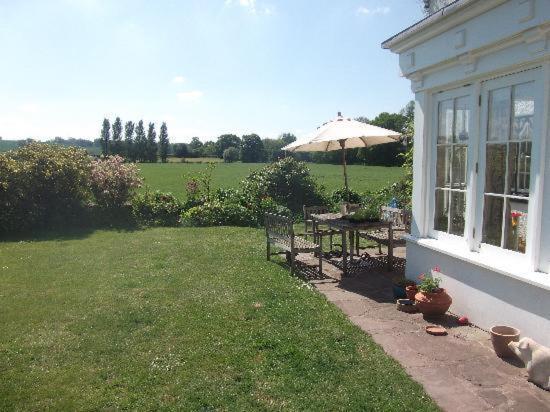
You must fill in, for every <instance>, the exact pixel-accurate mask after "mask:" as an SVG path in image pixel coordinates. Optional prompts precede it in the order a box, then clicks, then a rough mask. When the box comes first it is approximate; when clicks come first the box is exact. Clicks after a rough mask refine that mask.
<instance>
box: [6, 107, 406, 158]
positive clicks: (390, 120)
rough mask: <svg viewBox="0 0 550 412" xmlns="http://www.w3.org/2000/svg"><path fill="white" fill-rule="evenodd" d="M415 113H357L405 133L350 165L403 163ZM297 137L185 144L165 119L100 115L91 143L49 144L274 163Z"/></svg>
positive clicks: (231, 137)
mask: <svg viewBox="0 0 550 412" xmlns="http://www.w3.org/2000/svg"><path fill="white" fill-rule="evenodd" d="M413 117H414V102H412V101H411V102H409V103H408V104H407V105H406V106H405V107H404V108H403V109H402V110H401V111H400V112H399V113H387V112H383V113H380V114H379V115H378V116H376V117H375V118H374V119H372V120H371V119H368V118H366V117H357V118H356V120H358V121H361V122H365V123H370V124H373V125H375V126H380V127H383V128H386V129H391V130H395V131H397V132H400V133H402V134H403V139H402V140H401V141H400V142H396V143H389V144H384V145H378V146H373V147H370V148H361V149H350V150H348V151H347V161H348V163H349V164H368V165H380V166H396V165H401V164H402V162H403V160H402V159H403V157H402V156H400V154H401V153H404V152H405V151H406V150H407V148H408V145H409V144H410V138H411V137H412V136H409V135H408V134H407V126H408V125H410V124H412V122H413ZM295 140H296V137H295V136H294V135H293V134H292V133H283V134H281V135H280V136H279V137H277V138H275V139H270V138H264V139H262V138H260V136H258V135H257V134H255V133H252V134H247V135H244V136H241V137H239V136H237V135H235V134H222V135H221V136H219V137H218V138H217V139H216V140H208V141H206V142H202V141H201V140H200V139H199V138H198V137H193V138H192V139H191V141H190V142H189V143H173V144H170V142H169V138H168V129H167V127H166V123H162V125H161V128H160V130H159V135H158V139H157V134H156V130H155V124H154V123H149V124H148V126H147V128H146V127H145V124H144V122H143V120H140V121H139V122H137V123H134V122H132V121H128V122H126V123H125V124H124V125H123V123H122V121H121V119H120V118H119V117H117V118H116V119H115V121H114V122H113V123H112V125H111V123H110V121H109V119H104V120H103V124H102V127H101V133H100V137H99V138H98V139H95V140H94V141H93V142H92V141H90V140H86V139H75V138H68V139H63V138H61V137H56V138H55V139H53V140H50V141H48V143H55V144H59V145H64V146H78V147H84V148H86V150H87V151H88V152H89V153H90V154H96V155H97V154H100V153H103V154H119V155H121V156H124V157H125V158H127V159H128V160H130V161H137V162H156V161H157V159H158V158H160V159H161V161H163V162H166V161H167V158H168V156H175V157H178V158H196V157H218V158H220V159H224V160H225V161H226V162H235V161H238V160H241V161H242V162H247V163H254V162H273V161H276V160H278V159H280V158H282V157H285V153H284V152H283V151H282V150H281V149H282V148H283V147H284V146H286V145H288V144H289V143H292V142H294V141H295ZM29 142H32V139H25V140H17V141H14V140H0V151H2V150H10V149H13V148H14V145H15V144H16V145H18V146H21V145H24V144H27V143H29ZM287 155H288V156H292V157H294V158H296V159H298V160H303V161H308V162H314V163H333V164H340V162H341V153H340V151H334V152H300V153H292V154H287Z"/></svg>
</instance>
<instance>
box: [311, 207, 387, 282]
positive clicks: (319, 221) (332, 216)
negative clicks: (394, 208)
mask: <svg viewBox="0 0 550 412" xmlns="http://www.w3.org/2000/svg"><path fill="white" fill-rule="evenodd" d="M311 218H312V220H313V230H314V231H316V230H317V227H318V226H319V225H326V226H328V227H329V228H331V229H335V230H338V231H341V232H342V274H343V276H347V275H348V264H349V262H348V257H349V258H350V259H353V251H354V249H353V245H354V239H355V233H356V232H358V231H365V230H372V229H379V228H388V238H389V239H390V240H389V244H388V262H387V270H388V271H389V272H391V271H392V270H393V229H392V222H391V221H390V222H386V221H379V222H351V221H349V220H347V219H344V218H343V216H342V214H341V213H323V214H312V215H311ZM348 236H349V244H350V248H349V249H350V250H349V253H348ZM356 252H357V253H359V251H358V250H357V251H356Z"/></svg>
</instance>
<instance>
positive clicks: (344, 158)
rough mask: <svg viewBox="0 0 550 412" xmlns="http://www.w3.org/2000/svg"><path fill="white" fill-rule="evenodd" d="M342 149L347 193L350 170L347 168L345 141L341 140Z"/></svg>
mask: <svg viewBox="0 0 550 412" xmlns="http://www.w3.org/2000/svg"><path fill="white" fill-rule="evenodd" d="M340 147H341V148H342V165H343V166H344V186H345V187H346V192H348V170H347V167H346V149H345V141H344V140H340Z"/></svg>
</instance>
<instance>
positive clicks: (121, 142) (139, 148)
mask: <svg viewBox="0 0 550 412" xmlns="http://www.w3.org/2000/svg"><path fill="white" fill-rule="evenodd" d="M99 143H100V145H101V153H102V154H103V155H120V156H123V157H125V158H126V159H128V160H130V161H132V162H150V163H155V162H157V160H158V158H160V160H161V161H162V162H163V163H164V162H166V161H167V159H168V155H169V154H170V153H169V152H170V141H169V138H168V127H167V126H166V122H163V123H162V125H161V126H160V131H159V136H158V141H157V132H156V130H155V124H154V123H149V125H148V126H147V132H145V125H144V123H143V120H140V121H139V122H137V123H134V122H132V121H128V122H126V123H125V124H124V128H123V126H122V121H121V120H120V117H117V118H116V119H115V121H114V122H113V124H112V125H111V123H110V122H109V119H103V124H102V126H101V133H100V137H99Z"/></svg>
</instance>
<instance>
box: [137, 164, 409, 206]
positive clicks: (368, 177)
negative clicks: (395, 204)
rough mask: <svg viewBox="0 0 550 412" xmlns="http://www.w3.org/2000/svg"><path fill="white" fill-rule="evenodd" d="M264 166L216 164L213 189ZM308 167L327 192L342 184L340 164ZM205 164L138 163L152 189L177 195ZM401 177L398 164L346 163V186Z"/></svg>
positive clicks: (364, 186)
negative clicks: (187, 178)
mask: <svg viewBox="0 0 550 412" xmlns="http://www.w3.org/2000/svg"><path fill="white" fill-rule="evenodd" d="M264 165H265V164H263V163H218V164H217V166H216V168H215V170H214V173H213V175H212V177H213V178H212V184H213V186H214V189H216V188H219V187H224V188H235V187H237V186H238V185H239V182H240V181H241V180H243V179H244V178H245V177H246V176H248V175H249V174H250V172H251V171H252V170H255V169H258V168H260V167H262V166H264ZM308 166H309V168H310V169H311V172H312V174H313V175H314V176H315V177H317V180H318V181H319V183H321V184H322V185H324V186H325V188H326V190H327V192H328V193H330V192H332V191H333V190H336V189H339V188H341V187H343V186H344V178H343V173H342V166H340V165H329V164H315V163H310V164H309V165H308ZM206 167H207V165H206V164H197V163H164V164H162V163H142V164H140V165H139V168H140V169H141V174H142V176H143V178H144V180H145V185H147V186H149V187H150V188H151V189H152V190H161V191H163V192H172V193H174V194H175V195H176V196H178V197H180V198H183V197H184V195H185V189H184V186H185V184H184V183H185V179H184V177H183V176H184V175H189V174H194V173H197V172H199V171H201V170H205V168H206ZM402 176H403V170H402V168H400V167H383V166H360V165H351V166H348V181H349V186H350V188H352V189H354V190H357V191H359V192H364V191H366V190H377V189H380V188H381V187H383V186H385V185H386V184H388V183H393V182H396V181H397V180H399V179H400V178H401V177H402ZM142 190H144V188H143V189H142Z"/></svg>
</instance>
